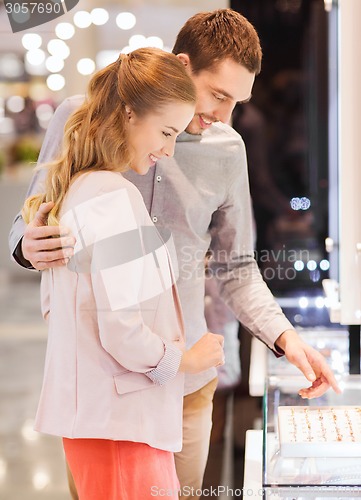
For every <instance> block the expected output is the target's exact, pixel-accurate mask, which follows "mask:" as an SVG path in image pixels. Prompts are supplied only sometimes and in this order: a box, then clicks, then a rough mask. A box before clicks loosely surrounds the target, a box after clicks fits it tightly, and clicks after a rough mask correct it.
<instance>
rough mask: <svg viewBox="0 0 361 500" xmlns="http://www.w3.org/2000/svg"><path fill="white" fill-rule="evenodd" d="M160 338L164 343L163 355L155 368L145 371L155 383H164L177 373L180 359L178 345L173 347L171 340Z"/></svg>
mask: <svg viewBox="0 0 361 500" xmlns="http://www.w3.org/2000/svg"><path fill="white" fill-rule="evenodd" d="M162 340H163V343H164V356H163V357H162V359H161V360H160V361H159V363H158V365H157V366H156V368H153V370H150V371H149V372H146V373H145V375H146V376H147V377H149V378H150V379H151V380H152V382H154V384H156V385H164V384H166V383H167V382H168V381H169V380H171V379H172V378H174V377H175V376H176V374H177V373H178V369H179V365H180V362H181V359H182V351H181V350H180V349H179V348H178V347H175V346H174V345H173V344H172V343H171V342H167V341H166V340H164V339H162Z"/></svg>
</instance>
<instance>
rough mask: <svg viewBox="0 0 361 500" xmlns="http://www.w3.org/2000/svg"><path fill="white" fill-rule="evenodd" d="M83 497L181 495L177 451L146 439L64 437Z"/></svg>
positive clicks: (133, 499) (150, 499)
mask: <svg viewBox="0 0 361 500" xmlns="http://www.w3.org/2000/svg"><path fill="white" fill-rule="evenodd" d="M63 446H64V451H65V455H66V459H67V462H68V465H69V468H70V470H71V472H72V475H73V478H74V482H75V485H76V488H77V492H78V495H79V500H154V498H157V497H158V498H159V497H163V498H166V499H167V500H176V499H178V491H179V482H178V478H177V474H176V470H175V465H174V457H173V453H172V452H169V451H164V450H158V449H156V448H152V447H150V446H148V445H147V444H144V443H134V442H131V441H110V440H106V439H68V438H63Z"/></svg>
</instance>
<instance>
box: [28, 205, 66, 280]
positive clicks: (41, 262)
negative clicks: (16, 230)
mask: <svg viewBox="0 0 361 500" xmlns="http://www.w3.org/2000/svg"><path fill="white" fill-rule="evenodd" d="M52 208H53V203H51V202H49V203H42V204H41V205H40V207H39V210H38V211H37V213H36V216H35V218H34V220H32V221H31V222H30V223H29V224H28V226H27V227H26V230H25V232H24V236H23V239H22V242H21V249H22V253H23V256H24V258H25V259H26V260H28V261H29V262H30V263H31V265H32V266H33V267H34V268H35V269H37V270H38V271H43V270H44V269H48V268H52V267H60V266H64V265H66V264H67V262H68V261H69V259H70V257H71V256H72V255H73V253H74V245H75V238H74V237H73V236H72V235H71V234H70V231H69V229H67V228H64V227H61V226H47V225H46V221H47V215H48V213H49V212H50V210H51V209H52Z"/></svg>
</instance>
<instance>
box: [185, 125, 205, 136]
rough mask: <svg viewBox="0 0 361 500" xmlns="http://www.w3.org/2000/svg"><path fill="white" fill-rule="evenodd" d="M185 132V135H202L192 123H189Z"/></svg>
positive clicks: (199, 129) (201, 130)
mask: <svg viewBox="0 0 361 500" xmlns="http://www.w3.org/2000/svg"><path fill="white" fill-rule="evenodd" d="M185 131H186V132H187V134H191V135H202V133H203V129H202V128H201V127H199V126H197V125H195V124H194V123H190V124H189V125H188V127H187V128H186V130H185Z"/></svg>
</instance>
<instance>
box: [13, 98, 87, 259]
mask: <svg viewBox="0 0 361 500" xmlns="http://www.w3.org/2000/svg"><path fill="white" fill-rule="evenodd" d="M83 99H84V97H83V96H74V97H72V98H68V99H66V100H65V101H63V102H62V103H61V104H60V105H59V106H58V108H57V109H56V111H55V113H54V116H53V118H52V119H51V121H50V124H49V127H48V129H47V131H46V134H45V138H44V141H43V144H42V146H41V150H40V154H39V158H38V162H37V165H38V167H37V169H36V170H35V172H34V174H33V177H32V179H31V182H30V185H29V188H28V191H27V193H26V197H25V198H28V197H29V196H32V195H35V194H38V193H41V192H42V190H43V189H44V181H45V177H46V169H44V168H41V165H43V164H46V163H48V162H50V161H52V160H54V159H55V158H56V155H57V154H58V152H59V150H60V146H61V143H62V140H63V135H64V126H65V123H66V121H67V119H68V118H69V116H70V114H71V113H72V112H73V111H75V109H76V108H77V107H79V106H80V105H81V103H82V102H83ZM25 227H26V224H25V222H24V221H23V218H22V216H21V212H19V213H18V214H17V215H16V217H15V219H14V222H13V224H12V227H11V229H10V234H9V248H10V253H11V256H12V258H13V259H14V260H15V262H17V263H18V264H19V265H20V266H22V267H25V268H27V269H33V267H32V265H31V264H30V262H28V261H27V260H26V259H24V257H23V255H22V251H21V241H22V238H23V236H24V232H25Z"/></svg>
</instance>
